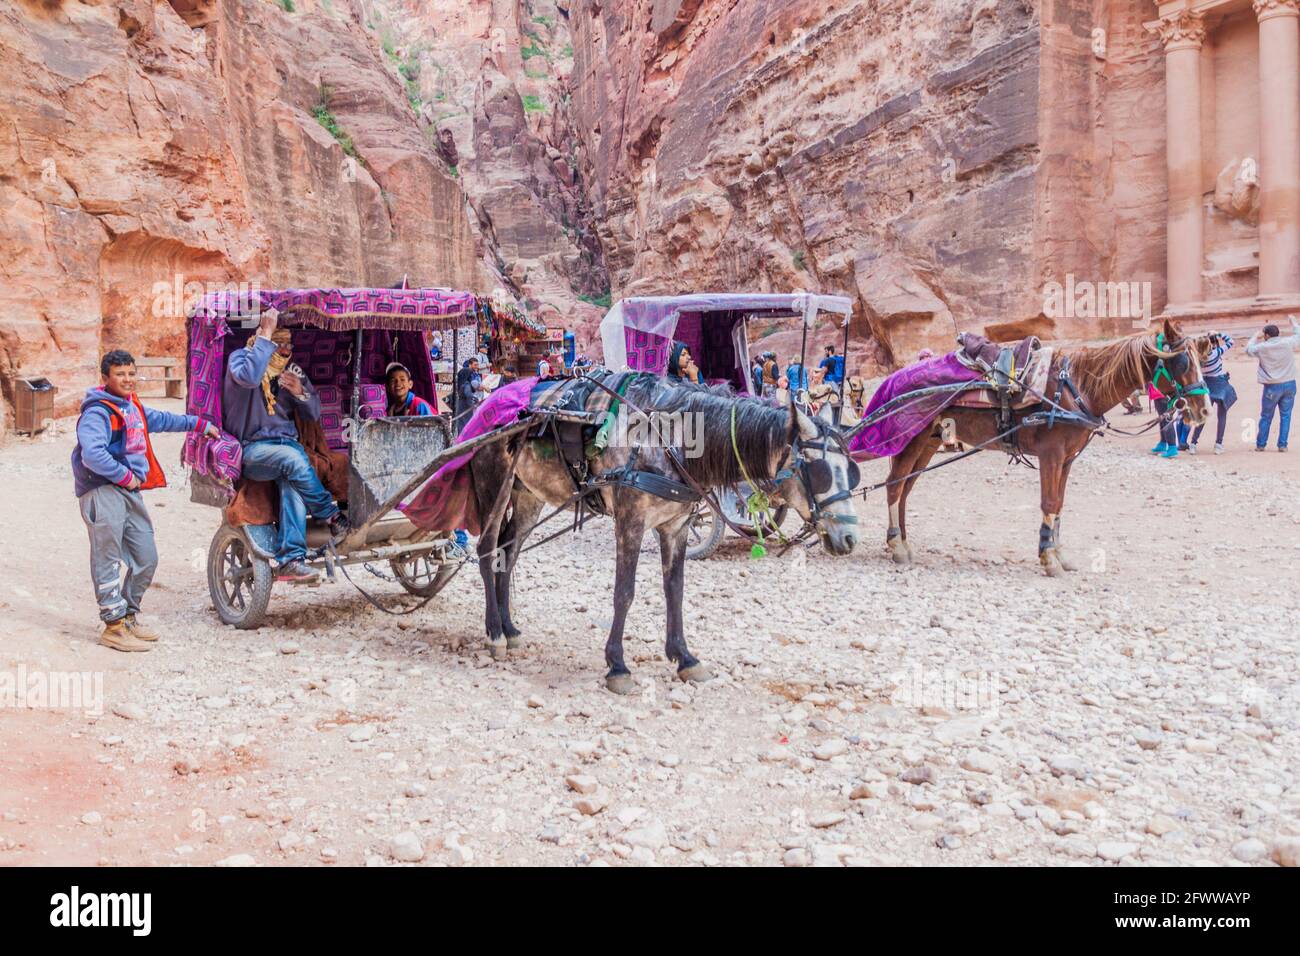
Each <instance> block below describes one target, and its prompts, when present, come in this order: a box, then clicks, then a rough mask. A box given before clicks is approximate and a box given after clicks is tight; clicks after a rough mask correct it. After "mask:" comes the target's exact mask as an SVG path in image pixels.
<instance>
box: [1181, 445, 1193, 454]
mask: <svg viewBox="0 0 1300 956" xmlns="http://www.w3.org/2000/svg"><path fill="white" fill-rule="evenodd" d="M1178 450H1179V451H1185V452H1190V453H1191V454H1193V455H1195V454H1196V452H1194V451H1192V448H1191V446H1190V445H1179V446H1178Z"/></svg>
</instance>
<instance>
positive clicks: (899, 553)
mask: <svg viewBox="0 0 1300 956" xmlns="http://www.w3.org/2000/svg"><path fill="white" fill-rule="evenodd" d="M889 556H890V557H891V558H893V559H894V563H895V564H911V563H912V556H911V555H910V554H908V553H907V551H906V550H904V549H903V548H891V549H890V550H889Z"/></svg>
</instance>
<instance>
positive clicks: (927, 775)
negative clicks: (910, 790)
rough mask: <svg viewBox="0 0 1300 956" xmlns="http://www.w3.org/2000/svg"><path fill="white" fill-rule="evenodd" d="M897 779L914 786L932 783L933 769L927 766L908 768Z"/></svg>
mask: <svg viewBox="0 0 1300 956" xmlns="http://www.w3.org/2000/svg"><path fill="white" fill-rule="evenodd" d="M898 777H899V779H900V780H902V781H903V783H910V784H915V785H920V784H923V783H934V768H933V767H929V766H920V767H908V768H907V769H906V770H904V771H903V772H902V773H901V774H899V775H898Z"/></svg>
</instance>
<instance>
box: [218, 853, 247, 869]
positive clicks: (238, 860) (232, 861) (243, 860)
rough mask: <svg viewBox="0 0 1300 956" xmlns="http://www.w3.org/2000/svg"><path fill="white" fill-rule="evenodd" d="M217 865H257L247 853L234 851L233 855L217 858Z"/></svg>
mask: <svg viewBox="0 0 1300 956" xmlns="http://www.w3.org/2000/svg"><path fill="white" fill-rule="evenodd" d="M216 865H217V866H257V861H256V860H255V859H253V857H252V856H250V855H249V854H247V853H236V854H235V855H234V856H228V857H226V858H225V859H224V860H218V861H217V862H216Z"/></svg>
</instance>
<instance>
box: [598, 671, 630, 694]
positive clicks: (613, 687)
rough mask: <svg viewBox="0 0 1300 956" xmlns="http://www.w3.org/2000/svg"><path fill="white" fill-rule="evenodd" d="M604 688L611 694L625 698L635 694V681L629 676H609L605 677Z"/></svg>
mask: <svg viewBox="0 0 1300 956" xmlns="http://www.w3.org/2000/svg"><path fill="white" fill-rule="evenodd" d="M605 686H606V687H607V688H609V690H610V692H611V693H615V694H619V695H621V696H623V697H626V696H627V695H628V694H635V693H636V681H634V680H633V679H632V675H631V674H609V675H607V676H606V677H605Z"/></svg>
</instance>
